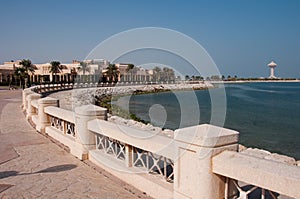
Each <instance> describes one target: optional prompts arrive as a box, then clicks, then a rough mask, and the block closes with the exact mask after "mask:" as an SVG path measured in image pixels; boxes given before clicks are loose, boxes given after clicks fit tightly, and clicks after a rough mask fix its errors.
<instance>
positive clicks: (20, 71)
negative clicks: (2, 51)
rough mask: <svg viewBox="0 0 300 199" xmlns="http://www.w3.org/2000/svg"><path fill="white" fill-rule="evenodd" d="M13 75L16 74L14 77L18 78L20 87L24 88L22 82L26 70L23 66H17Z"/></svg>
mask: <svg viewBox="0 0 300 199" xmlns="http://www.w3.org/2000/svg"><path fill="white" fill-rule="evenodd" d="M14 75H15V76H16V79H19V81H20V87H21V88H23V89H24V83H25V81H24V80H25V77H26V76H27V73H26V70H25V68H23V67H18V68H16V69H15V71H14Z"/></svg>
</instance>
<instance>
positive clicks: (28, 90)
mask: <svg viewBox="0 0 300 199" xmlns="http://www.w3.org/2000/svg"><path fill="white" fill-rule="evenodd" d="M30 94H34V92H33V91H32V90H31V88H26V89H24V90H23V92H22V107H23V110H24V111H26V110H27V109H28V102H27V96H28V95H30Z"/></svg>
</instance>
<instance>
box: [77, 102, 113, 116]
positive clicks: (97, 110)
mask: <svg viewBox="0 0 300 199" xmlns="http://www.w3.org/2000/svg"><path fill="white" fill-rule="evenodd" d="M106 112H107V109H106V108H102V107H99V106H95V105H91V104H89V105H83V106H80V107H76V108H75V113H77V114H79V115H86V116H100V115H104V114H105V113H106Z"/></svg>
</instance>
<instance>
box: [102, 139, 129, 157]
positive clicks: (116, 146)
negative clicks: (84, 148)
mask: <svg viewBox="0 0 300 199" xmlns="http://www.w3.org/2000/svg"><path fill="white" fill-rule="evenodd" d="M96 147H97V149H98V150H102V151H104V153H106V154H110V155H113V156H114V157H115V158H117V159H120V160H125V144H124V143H121V142H119V141H117V140H114V139H111V138H109V137H107V136H104V135H100V134H98V135H97V139H96Z"/></svg>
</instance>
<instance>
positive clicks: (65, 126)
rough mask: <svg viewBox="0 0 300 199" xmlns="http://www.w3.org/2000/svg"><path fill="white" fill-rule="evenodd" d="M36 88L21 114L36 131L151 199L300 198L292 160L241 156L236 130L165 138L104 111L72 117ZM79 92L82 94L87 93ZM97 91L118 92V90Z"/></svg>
mask: <svg viewBox="0 0 300 199" xmlns="http://www.w3.org/2000/svg"><path fill="white" fill-rule="evenodd" d="M145 87H146V86H145ZM38 89H39V88H37V87H34V88H31V89H25V90H24V92H23V108H24V111H25V112H26V117H27V118H28V119H32V120H33V122H34V123H35V124H36V129H37V130H38V131H39V132H41V133H46V134H48V135H50V136H51V137H53V138H54V139H57V140H58V141H59V142H61V143H63V144H64V145H66V146H68V147H69V148H70V152H71V153H72V154H73V155H74V156H76V157H78V158H79V159H87V158H90V160H91V161H93V162H94V163H96V164H98V165H100V166H103V167H104V168H105V169H106V170H108V171H110V172H111V173H112V174H114V175H116V176H119V177H123V178H122V179H123V180H124V181H127V182H128V183H130V184H132V185H134V186H136V187H137V188H139V189H141V190H142V191H144V192H146V193H148V194H149V195H150V196H152V197H154V198H161V197H162V195H161V193H160V192H159V191H161V192H162V193H163V197H165V198H180V199H181V198H182V199H186V198H210V199H219V198H237V197H239V198H248V196H249V195H250V194H258V196H259V197H261V198H268V197H269V196H270V197H271V196H272V197H273V198H282V195H287V196H289V197H294V198H299V197H300V196H299V192H298V190H299V188H300V175H299V174H300V168H299V167H297V166H295V161H294V160H292V159H288V158H283V157H282V156H280V155H276V154H271V153H269V152H266V151H262V150H256V149H246V150H243V151H241V152H238V136H239V133H238V132H236V131H233V130H230V129H225V128H220V127H216V126H213V125H208V124H204V125H197V126H192V127H187V128H182V129H177V130H175V131H168V130H167V131H166V132H164V131H162V130H161V129H159V128H156V127H153V126H151V125H141V124H139V123H137V122H135V121H132V120H124V119H122V118H118V117H114V116H113V117H110V118H109V120H108V121H107V119H108V117H107V110H106V109H103V108H101V107H97V106H94V105H82V104H78V106H77V107H75V109H74V110H65V109H62V108H60V107H59V104H60V103H59V100H58V99H55V98H51V97H46V98H42V95H40V94H36V93H35V92H33V91H37V90H38ZM43 89H44V90H47V89H48V87H44V88H43ZM51 89H55V90H61V89H63V88H62V87H60V86H59V85H55V86H52V87H51ZM131 89H132V88H125V87H123V88H122V91H124V92H129V90H131ZM75 91H76V90H75ZM77 91H78V95H79V96H82V95H84V92H85V91H79V90H77ZM94 91H95V92H98V93H99V94H101V93H106V92H111V93H114V92H117V93H119V91H118V90H117V89H116V88H101V89H95V90H94ZM130 92H131V91H130ZM72 93H73V92H72ZM75 93H76V92H75ZM278 160H280V161H278ZM103 163H106V164H103ZM273 169H274V170H273ZM249 171H251V174H249V175H246V174H247V172H249ZM139 172H141V173H140V174H137V173H139ZM161 179H163V180H161ZM241 181H243V182H244V183H246V184H243V183H241ZM247 187H250V189H248V188H247ZM251 187H252V188H251ZM247 189H248V190H247ZM256 190H260V192H258V193H256Z"/></svg>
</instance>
